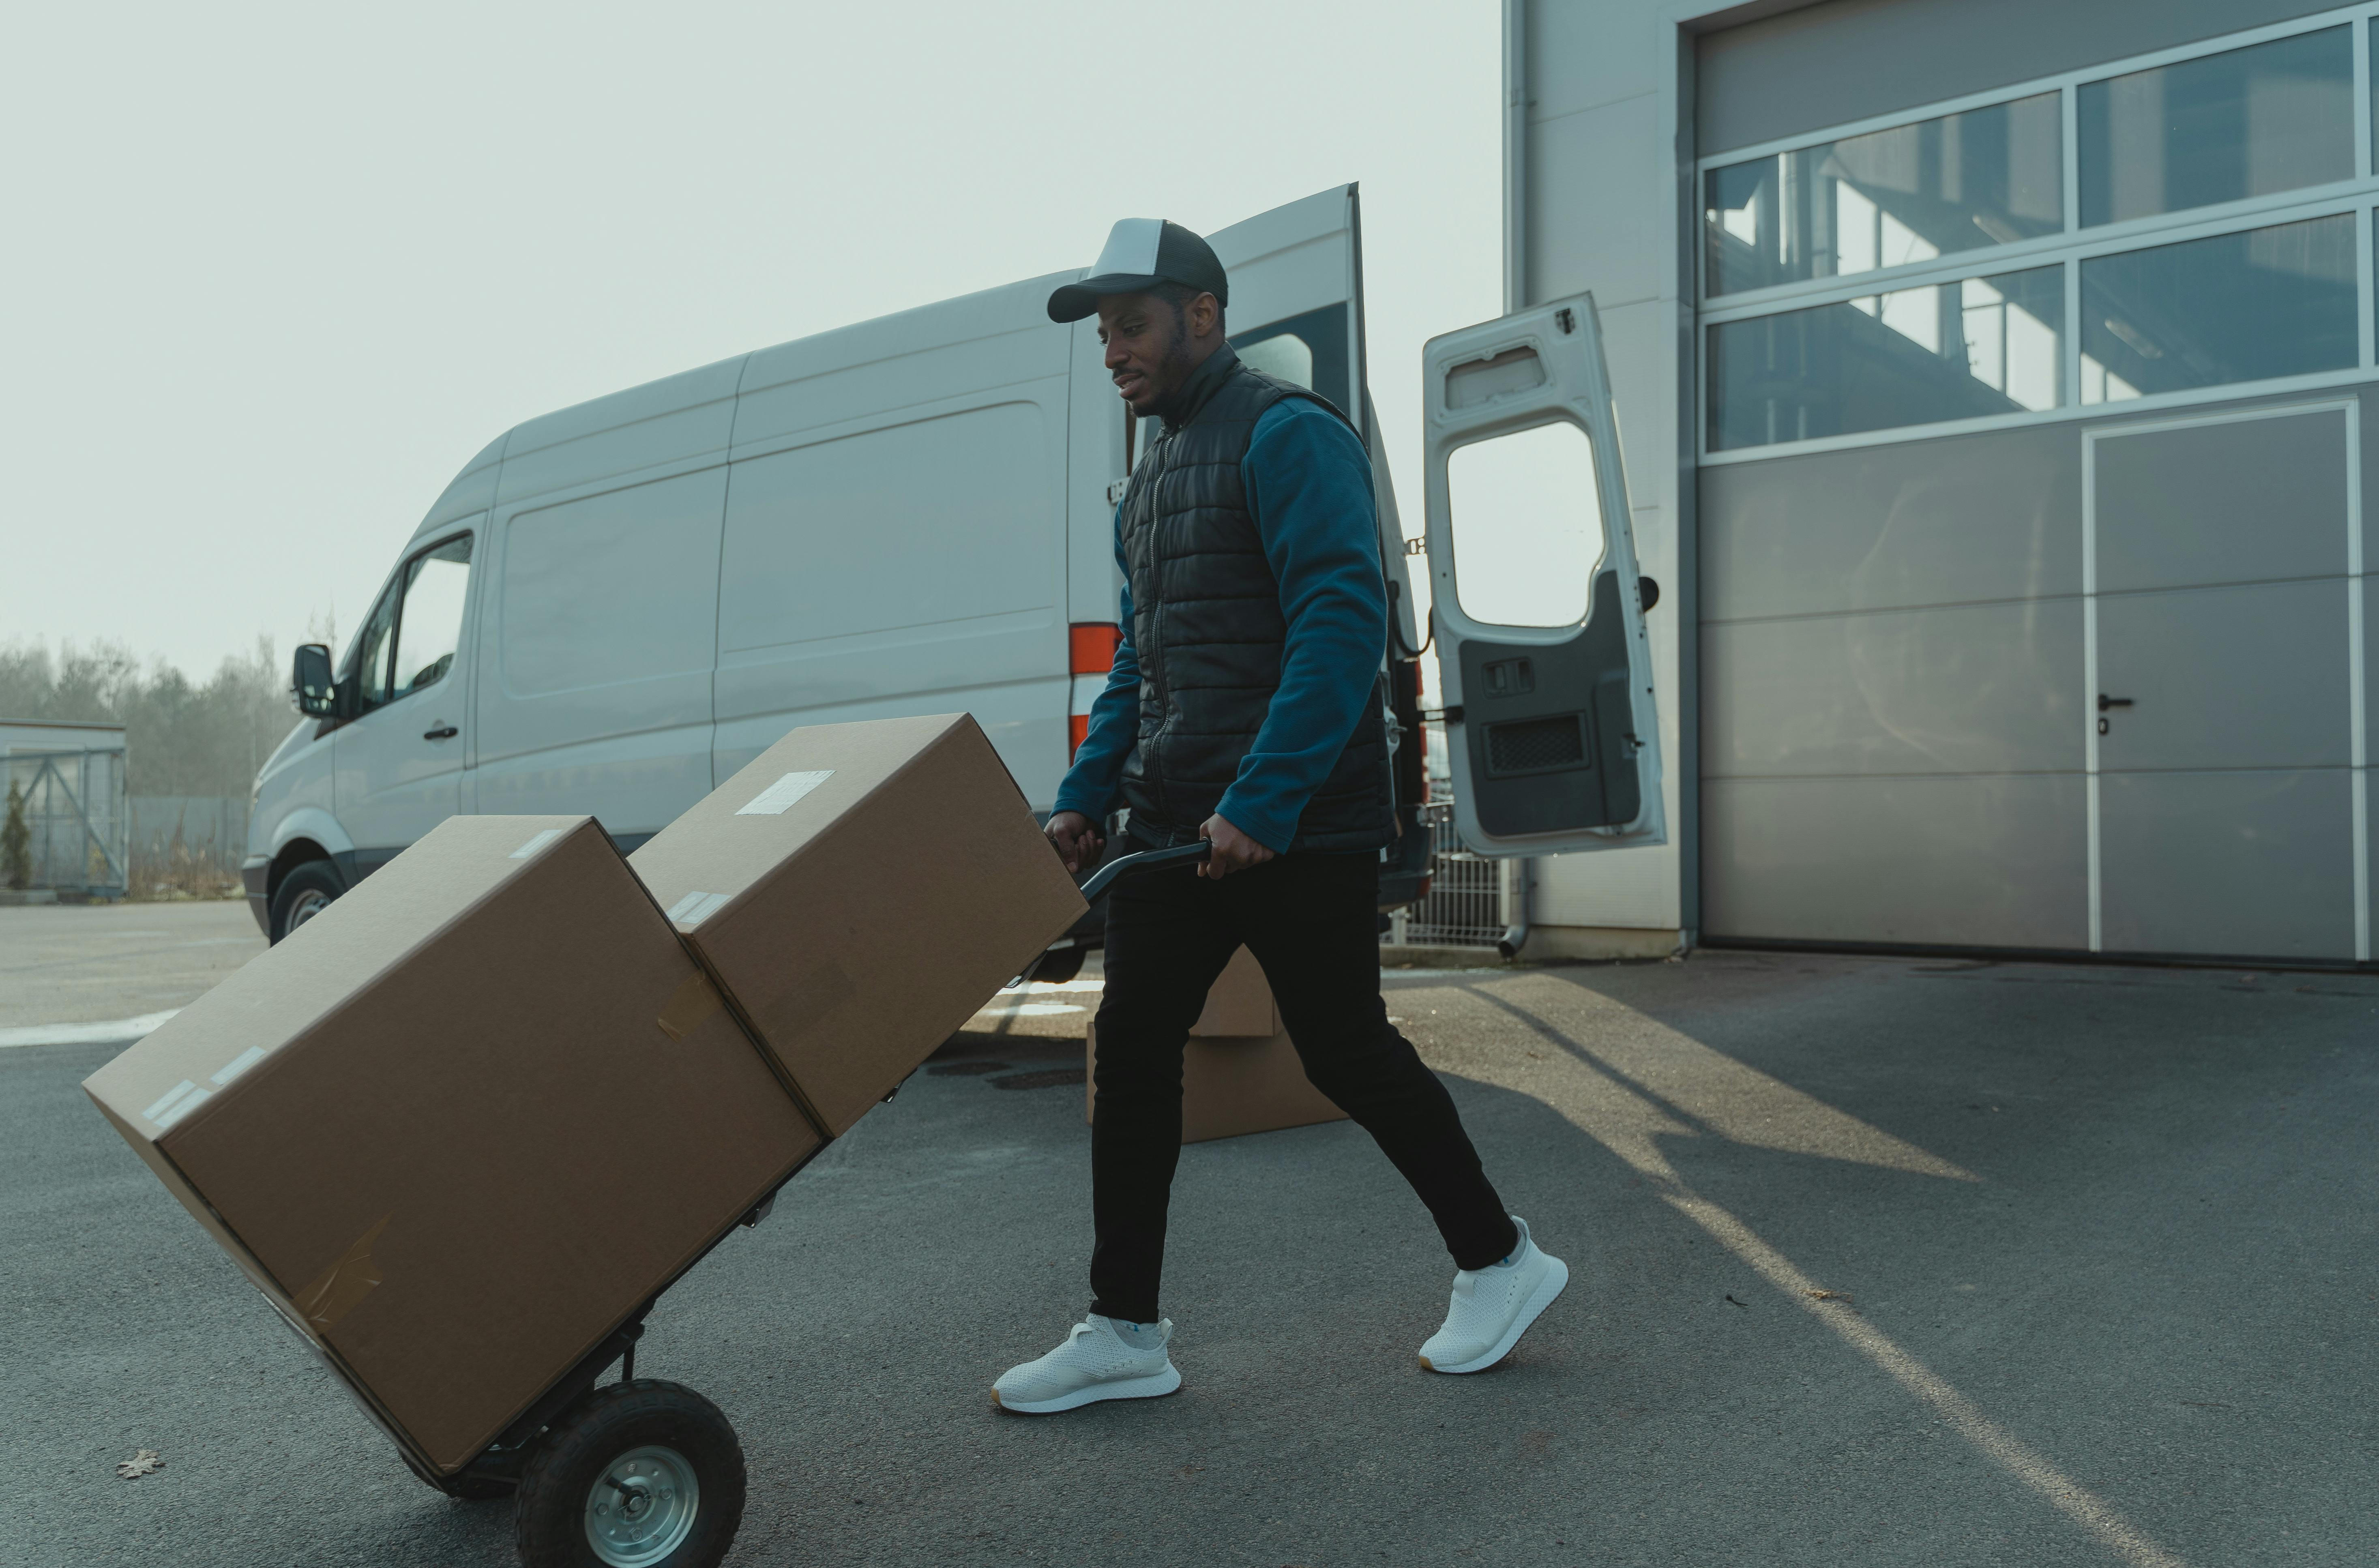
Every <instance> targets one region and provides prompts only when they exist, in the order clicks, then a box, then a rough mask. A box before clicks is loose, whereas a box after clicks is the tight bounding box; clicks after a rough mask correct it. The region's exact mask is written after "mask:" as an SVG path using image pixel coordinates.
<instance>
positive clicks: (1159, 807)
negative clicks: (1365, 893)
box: [1122, 344, 1394, 851]
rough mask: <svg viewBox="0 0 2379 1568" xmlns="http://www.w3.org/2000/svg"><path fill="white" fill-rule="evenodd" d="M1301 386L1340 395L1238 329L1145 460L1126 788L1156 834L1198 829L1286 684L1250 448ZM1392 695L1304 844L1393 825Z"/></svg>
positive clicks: (1131, 529) (1137, 822)
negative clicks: (1300, 374) (1271, 359)
mask: <svg viewBox="0 0 2379 1568" xmlns="http://www.w3.org/2000/svg"><path fill="white" fill-rule="evenodd" d="M1288 397H1303V398H1310V399H1312V401H1314V402H1315V403H1319V404H1322V407H1324V408H1330V404H1329V402H1328V401H1327V400H1326V399H1323V398H1322V397H1319V396H1317V395H1316V394H1314V393H1313V392H1308V391H1307V390H1306V389H1304V388H1303V387H1300V386H1298V385H1296V384H1295V383H1293V382H1289V381H1283V380H1276V379H1275V378H1274V377H1271V376H1267V375H1265V374H1264V373H1263V372H1262V371H1260V370H1255V369H1250V368H1249V367H1247V366H1245V365H1243V364H1241V363H1239V361H1238V356H1237V355H1235V354H1233V353H1232V352H1231V350H1230V348H1229V346H1228V345H1227V344H1226V345H1225V346H1223V347H1221V348H1218V349H1216V350H1215V351H1214V356H1213V357H1211V358H1209V359H1208V360H1206V361H1205V362H1204V363H1203V364H1202V365H1200V366H1199V367H1198V368H1197V369H1196V370H1195V371H1194V372H1192V373H1191V376H1190V380H1189V382H1188V383H1187V384H1185V385H1184V387H1183V388H1182V390H1181V393H1180V395H1179V404H1180V406H1178V407H1177V408H1176V409H1174V410H1173V411H1171V413H1170V414H1169V415H1168V416H1167V420H1166V424H1165V431H1164V433H1163V434H1162V435H1160V436H1158V437H1157V438H1156V439H1155V440H1152V441H1151V442H1150V443H1149V446H1148V451H1147V452H1146V453H1145V454H1144V455H1142V456H1141V460H1140V462H1139V464H1138V465H1137V466H1135V467H1134V468H1133V470H1132V476H1131V484H1130V488H1129V491H1128V493H1127V494H1126V495H1125V497H1124V502H1123V519H1122V537H1123V554H1124V563H1125V566H1126V568H1127V570H1128V572H1129V578H1130V583H1131V605H1132V628H1131V634H1132V644H1133V646H1134V647H1135V648H1136V649H1137V651H1138V652H1139V655H1140V737H1139V740H1138V742H1136V743H1135V744H1134V745H1133V747H1132V750H1131V754H1130V755H1129V757H1127V758H1126V759H1125V760H1124V766H1123V795H1124V802H1125V803H1126V804H1127V805H1129V807H1130V808H1131V816H1132V826H1133V828H1134V830H1135V834H1136V836H1138V837H1140V838H1145V839H1150V840H1153V841H1156V842H1165V841H1167V840H1172V841H1185V840H1187V839H1190V838H1195V837H1197V832H1198V826H1199V824H1201V823H1202V822H1204V821H1205V820H1206V819H1207V818H1208V817H1210V816H1212V815H1213V814H1214V811H1215V808H1216V807H1217V806H1218V805H1220V804H1221V802H1222V799H1223V792H1224V791H1225V790H1228V789H1229V788H1230V787H1231V784H1232V783H1233V781H1234V780H1236V779H1237V778H1238V774H1239V764H1240V762H1241V761H1242V760H1243V759H1244V758H1245V757H1246V756H1247V754H1248V752H1249V750H1250V748H1251V747H1252V746H1253V745H1254V743H1255V738H1256V731H1257V730H1259V729H1261V728H1262V725H1263V721H1264V715H1265V713H1266V711H1267V710H1268V709H1269V708H1270V707H1271V706H1272V694H1273V693H1274V691H1276V690H1277V689H1278V688H1279V686H1280V661H1281V650H1282V646H1283V645H1284V642H1285V641H1286V635H1287V621H1286V618H1285V617H1284V616H1283V615H1282V614H1281V609H1280V584H1279V582H1278V580H1277V579H1275V578H1274V576H1273V571H1272V563H1271V561H1267V560H1266V559H1265V557H1264V551H1263V539H1262V536H1261V535H1260V534H1258V532H1257V531H1256V520H1255V518H1254V516H1253V515H1252V514H1251V513H1250V512H1249V511H1248V497H1247V488H1246V486H1245V485H1244V483H1243V482H1242V480H1241V478H1240V474H1239V463H1240V460H1241V459H1243V458H1245V457H1246V456H1247V452H1248V443H1249V442H1250V440H1252V439H1253V438H1254V435H1255V427H1256V420H1257V418H1258V417H1259V416H1261V415H1262V413H1263V411H1264V410H1265V409H1267V408H1270V407H1271V406H1272V405H1273V404H1275V403H1278V402H1280V401H1281V400H1282V399H1283V398H1288ZM1330 411H1331V412H1332V413H1333V414H1337V413H1338V410H1336V409H1335V408H1330ZM1339 417H1341V418H1342V419H1343V418H1345V417H1346V416H1344V415H1343V414H1341V415H1339ZM1381 709H1382V700H1381V697H1380V694H1379V691H1378V689H1377V687H1376V684H1375V689H1374V693H1373V695H1372V699H1371V701H1370V702H1368V703H1367V704H1366V705H1365V706H1364V709H1363V716H1362V718H1359V719H1358V720H1357V721H1356V724H1355V730H1354V733H1353V734H1352V735H1351V736H1349V737H1348V738H1347V741H1346V749H1345V750H1344V751H1343V752H1341V753H1340V754H1339V756H1338V761H1337V764H1336V765H1335V766H1333V767H1332V768H1331V770H1330V773H1329V776H1328V777H1327V778H1324V779H1323V780H1322V786H1321V788H1320V789H1318V790H1314V792H1313V795H1312V797H1311V799H1310V800H1309V801H1308V802H1307V803H1306V807H1305V814H1304V815H1302V816H1301V817H1299V818H1298V825H1297V838H1296V839H1295V841H1294V842H1292V843H1291V844H1290V846H1289V848H1290V849H1291V850H1342V851H1343V850H1376V849H1378V848H1379V847H1380V846H1381V845H1383V844H1385V843H1386V842H1388V840H1389V838H1391V837H1392V836H1393V832H1394V826H1393V823H1394V815H1393V813H1394V807H1393V805H1392V803H1391V795H1390V790H1389V784H1388V747H1387V735H1386V730H1385V726H1384V725H1383V722H1382V719H1381Z"/></svg>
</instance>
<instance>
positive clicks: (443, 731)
mask: <svg viewBox="0 0 2379 1568" xmlns="http://www.w3.org/2000/svg"><path fill="white" fill-rule="evenodd" d="M2098 700H2099V701H2100V702H2102V703H2103V702H2105V701H2106V700H2107V699H2106V698H2104V697H2100V698H2099V699H2098ZM461 733H462V731H461V730H457V729H455V728H454V727H453V725H451V724H441V725H440V726H439V727H438V728H437V729H435V730H423V731H422V732H421V738H422V739H423V740H425V741H451V740H453V738H454V737H455V736H457V735H459V734H461Z"/></svg>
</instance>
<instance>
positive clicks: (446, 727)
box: [421, 724, 462, 741]
mask: <svg viewBox="0 0 2379 1568" xmlns="http://www.w3.org/2000/svg"><path fill="white" fill-rule="evenodd" d="M461 733H462V731H461V730H457V729H455V728H454V727H453V725H451V724H441V725H440V726H439V727H438V728H437V729H435V730H423V731H422V732H421V738H422V739H423V740H425V741H451V740H453V738H454V737H455V736H457V735H459V734H461Z"/></svg>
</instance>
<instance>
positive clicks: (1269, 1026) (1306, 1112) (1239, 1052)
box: [1082, 947, 1346, 1143]
mask: <svg viewBox="0 0 2379 1568" xmlns="http://www.w3.org/2000/svg"><path fill="white" fill-rule="evenodd" d="M1083 1060H1084V1064H1085V1066H1086V1067H1088V1069H1089V1071H1088V1074H1087V1081H1086V1082H1085V1083H1084V1085H1083V1088H1082V1119H1083V1120H1084V1121H1096V1120H1097V1119H1098V1076H1099V1035H1098V1026H1097V1025H1096V1024H1095V1023H1093V1025H1092V1026H1091V1028H1090V1030H1089V1031H1087V1033H1086V1034H1085V1035H1084V1037H1083ZM1345 1119H1346V1112H1344V1111H1342V1110H1340V1109H1339V1108H1338V1107H1337V1106H1336V1105H1335V1104H1332V1103H1331V1101H1330V1099H1329V1098H1328V1097H1327V1096H1326V1095H1324V1094H1323V1093H1322V1091H1320V1090H1319V1089H1316V1088H1314V1087H1313V1085H1312V1083H1311V1082H1310V1080H1308V1079H1307V1078H1306V1076H1305V1064H1304V1063H1303V1062H1301V1061H1299V1060H1298V1055H1297V1046H1296V1045H1295V1043H1292V1042H1291V1041H1290V1039H1289V1037H1288V1035H1287V1033H1286V1031H1284V1030H1283V1029H1282V1028H1281V1026H1280V1009H1279V1008H1278V1007H1276V1006H1275V1005H1274V1002H1273V995H1272V987H1271V986H1270V985H1268V984H1266V983H1265V982H1264V972H1263V966H1262V964H1259V963H1257V962H1256V957H1255V955H1254V954H1253V953H1250V952H1249V951H1248V950H1247V949H1246V948H1245V947H1242V948H1240V949H1239V950H1238V952H1237V953H1235V954H1233V955H1232V956H1231V961H1230V962H1229V963H1228V964H1227V965H1226V966H1224V969H1223V972H1222V974H1221V975H1219V976H1218V977H1216V979H1215V981H1214V985H1213V986H1212V988H1210V989H1209V990H1208V991H1207V993H1206V1007H1205V1010H1204V1011H1203V1012H1201V1013H1200V1014H1199V1015H1198V1021H1197V1022H1196V1023H1194V1024H1191V1025H1190V1041H1189V1043H1188V1044H1187V1045H1185V1046H1184V1047H1183V1048H1182V1052H1181V1141H1182V1142H1184V1143H1203V1142H1205V1141H1207V1140H1210V1139H1215V1138H1237V1137H1239V1136H1240V1135H1241V1134H1243V1133H1250V1132H1272V1131H1274V1130H1277V1129H1278V1128H1289V1127H1309V1126H1310V1125H1312V1124H1313V1123H1315V1122H1330V1121H1343V1120H1345Z"/></svg>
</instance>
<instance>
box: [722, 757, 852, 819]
mask: <svg viewBox="0 0 2379 1568" xmlns="http://www.w3.org/2000/svg"><path fill="white" fill-rule="evenodd" d="M833 777H834V769H832V768H830V767H825V768H819V769H817V770H815V771H814V772H809V773H788V774H786V775H785V776H784V777H783V778H779V779H778V780H777V781H776V782H775V783H774V784H771V785H769V786H768V787H767V789H765V790H761V791H760V792H759V793H758V794H756V795H755V796H753V797H752V798H751V799H750V800H749V801H746V802H744V803H743V804H742V805H740V806H737V807H736V808H735V814H736V815H737V816H782V815H784V814H785V813H786V812H788V811H790V810H791V809H792V807H793V805H794V803H795V802H798V801H800V799H801V798H802V797H803V795H806V794H808V793H809V792H810V791H811V790H815V789H816V788H817V787H818V786H819V785H821V784H823V783H825V782H826V781H827V779H829V778H833Z"/></svg>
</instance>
